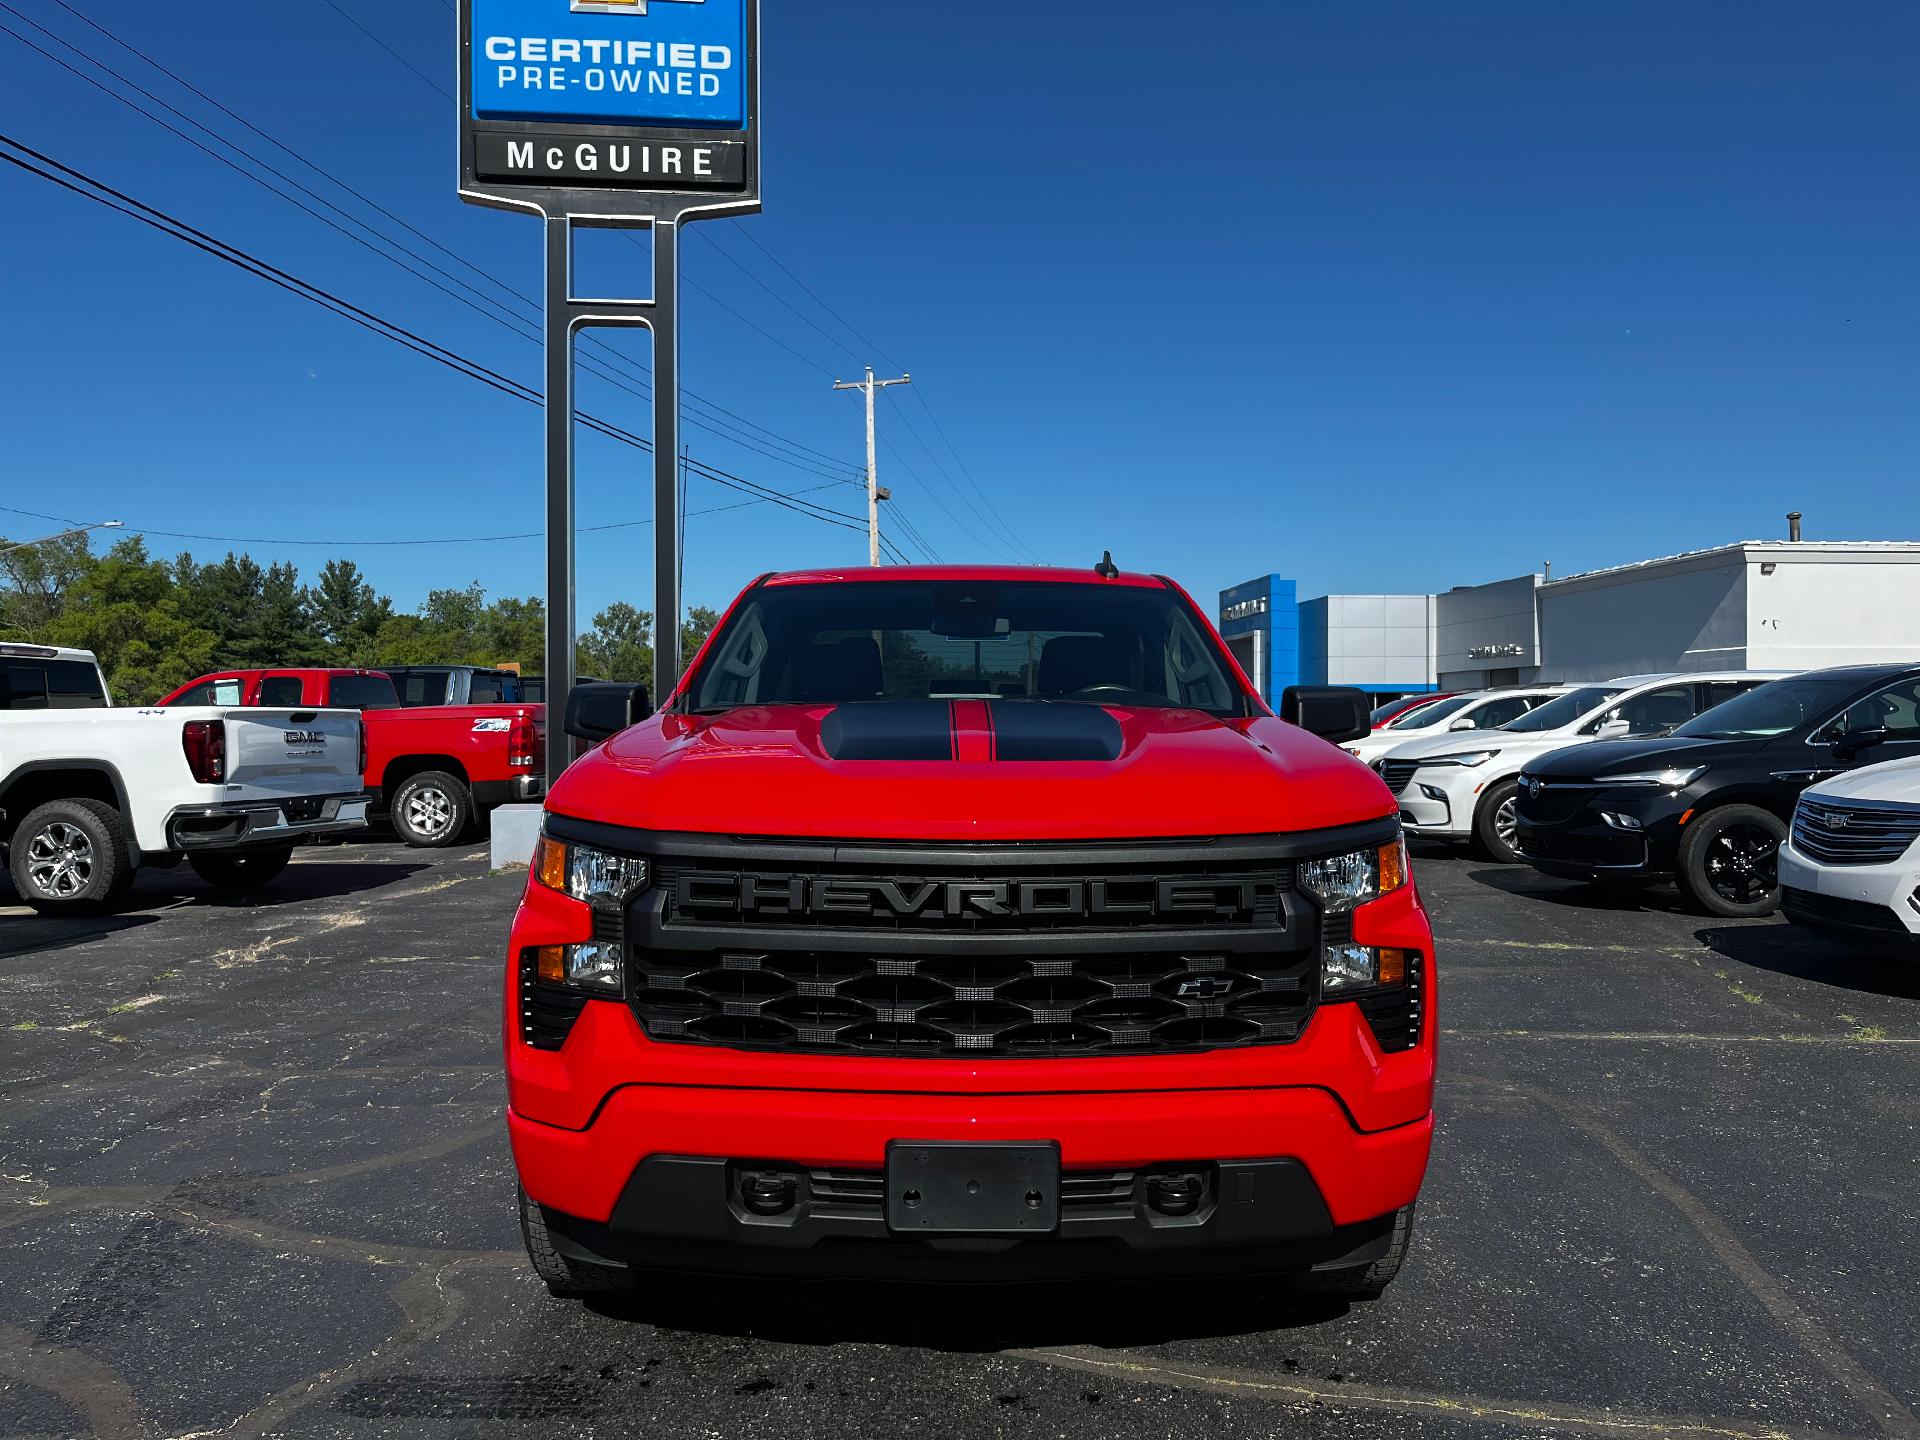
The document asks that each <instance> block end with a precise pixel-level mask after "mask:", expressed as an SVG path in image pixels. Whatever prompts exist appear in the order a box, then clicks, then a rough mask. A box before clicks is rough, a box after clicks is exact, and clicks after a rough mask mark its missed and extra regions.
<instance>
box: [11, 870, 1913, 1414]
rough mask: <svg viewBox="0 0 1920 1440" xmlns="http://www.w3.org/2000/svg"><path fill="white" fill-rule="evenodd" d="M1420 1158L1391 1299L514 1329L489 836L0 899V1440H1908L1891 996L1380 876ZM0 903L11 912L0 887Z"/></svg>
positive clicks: (1580, 895)
mask: <svg viewBox="0 0 1920 1440" xmlns="http://www.w3.org/2000/svg"><path fill="white" fill-rule="evenodd" d="M1416 873H1417V875H1418V878H1419V880H1420V883H1421V886H1422V890H1423V892H1424V894H1425V896H1426V898H1427V902H1428V904H1429V905H1430V906H1431V907H1432V909H1433V910H1434V912H1435V918H1436V923H1437V928H1438V930H1439V933H1440V936H1441V954H1440V974H1441V986H1442V989H1441V1018H1442V1027H1443V1035H1444V1039H1443V1051H1442V1057H1441V1059H1442V1077H1443V1078H1442V1084H1441V1133H1440V1139H1439V1142H1438V1147H1437V1150H1436V1154H1435V1160H1434V1166H1433V1171H1432V1174H1431V1177H1430V1179H1429V1182H1428V1188H1427V1192H1426V1196H1425V1199H1424V1201H1423V1205H1422V1210H1421V1215H1420V1228H1419V1231H1418V1232H1417V1234H1416V1238H1415V1246H1414V1253H1413V1258H1412V1261H1411V1262H1410V1266H1409V1269H1408V1271H1407V1273H1406V1274H1405V1275H1404V1276H1403V1278H1402V1280H1401V1282H1400V1283H1399V1284H1398V1285H1397V1286H1396V1287H1395V1288H1394V1289H1393V1290H1392V1291H1391V1292H1390V1293H1389V1296H1388V1298H1387V1299H1386V1300H1384V1301H1382V1302H1381V1303H1379V1304H1377V1305H1373V1306H1369V1307H1361V1308H1357V1309H1351V1310H1349V1309H1343V1308H1340V1307H1337V1306H1335V1307H1331V1308H1329V1307H1327V1306H1325V1305H1320V1306H1318V1307H1316V1306H1313V1305H1307V1304H1303V1303H1302V1302H1299V1301H1296V1300H1293V1299H1290V1298H1289V1297H1288V1296H1287V1295H1285V1294H1284V1293H1283V1292H1281V1291H1279V1290H1277V1289H1275V1288H1273V1287H1271V1286H1268V1285H1263V1284H1261V1283H1259V1282H1258V1281H1254V1280H1248V1281H1245V1282H1236V1283H1221V1284H1210V1285H1205V1286H1192V1285H1166V1286H1162V1285H1155V1286H1151V1287H1124V1286H1122V1287H1107V1288H1102V1287H1086V1286H1080V1287H1070V1288H1062V1289H1047V1290H1041V1291H1037V1292H1036V1291H1033V1290H1019V1291H1008V1290H978V1289H975V1288H972V1287H968V1288H962V1289H939V1290H928V1289H907V1288H902V1287H890V1286H867V1287H849V1286H843V1285H837V1286H804V1285H768V1284H751V1283H746V1282H729V1283H725V1284H722V1283H718V1282H704V1281H691V1280H675V1281H661V1282H659V1283H656V1284H654V1285H652V1286H650V1287H649V1288H648V1289H647V1290H646V1291H645V1292H644V1293H643V1294H642V1296H641V1297H640V1298H639V1299H638V1300H637V1301H635V1302H632V1303H628V1304H624V1305H622V1306H621V1307H618V1308H616V1307H613V1306H603V1307H599V1308H587V1307H584V1306H582V1305H579V1304H577V1303H571V1302H561V1301H556V1300H552V1299H550V1298H549V1297H548V1296H547V1294H546V1292H545V1291H544V1289H543V1288H542V1287H541V1286H540V1285H539V1284H538V1282H536V1281H535V1280H534V1278H533V1276H532V1275H531V1273H530V1272H529V1271H528V1270H527V1269H526V1267H525V1264H524V1261H523V1257H522V1254H521V1250H520V1242H519V1235H518V1231H517V1228H516V1225H515V1220H514V1214H513V1203H512V1195H513V1183H512V1173H511V1165H510V1161H509V1157H508V1153H507V1147H506V1140H505V1134H504V1129H503V1126H502V1123H501V1118H500V1110H501V1104H502V1093H501V1084H500V1079H499V1073H498V1061H497V1055H496V1052H497V1048H498V1045H499V1038H498V1036H499V1022H498V1018H497V1017H498V1006H497V995H498V992H499V989H500V976H499V970H500V960H499V958H498V956H497V954H496V952H497V951H498V950H499V949H500V946H501V943H502V940H503V937H504V933H505V927H506V922H507V918H508V916H509V914H510V913H511V910H512V908H513V905H514V902H515V899H516V896H517V894H518V890H519V886H520V883H521V881H520V879H518V878H516V877H513V876H493V875H489V874H488V872H487V861H486V857H485V855H484V853H483V852H482V851H481V850H480V849H479V848H478V847H475V848H470V849H464V850H456V851H452V852H448V853H443V854H437V855H429V854H426V853H423V852H415V851H407V850H403V849H401V848H399V847H397V846H394V845H391V844H363V845H354V846H343V847H336V848H327V849H314V850H308V851H305V852H303V853H302V854H301V855H300V856H299V857H298V859H297V861H296V863H295V865H294V867H293V868H292V869H291V870H290V871H289V872H288V875H287V877H286V878H285V879H284V880H283V881H282V883H280V884H279V885H277V886H276V887H274V889H273V890H272V891H270V892H269V893H268V894H267V895H265V896H263V897H262V898H261V899H259V900H258V901H256V902H254V903H251V904H246V905H225V904H221V903H219V902H217V901H215V900H214V898H213V897H212V895H211V894H210V893H209V892H208V891H207V890H206V889H205V888H204V887H203V886H202V885H201V884H200V883H199V882H198V881H197V880H196V879H195V878H194V877H193V876H192V874H191V873H190V872H188V871H186V870H182V871H179V872H177V873H174V874H160V875H152V874H149V875H145V876H143V877H142V878H141V881H140V884H139V887H138V889H137V890H136V892H135V894H134V897H133V902H132V904H131V906H130V908H128V909H127V910H126V911H125V913H122V914H119V915H116V916H112V917H107V918H98V919H91V920H74V921H63V922H53V921H45V920H41V919H38V918H34V917H32V916H30V915H29V914H28V913H27V912H25V911H22V910H18V909H13V908H9V907H10V905H11V899H12V897H11V895H10V893H8V892H6V891H5V890H4V889H0V1013H3V1014H4V1020H0V1232H4V1236H5V1239H4V1244H0V1434H5V1435H10V1436H21V1435H49V1436H51V1435H73V1434H86V1433H93V1434H99V1435H103V1436H183V1437H184V1436H190V1435H191V1436H212V1435H220V1436H253V1435H334V1434H353V1435H375V1436H380V1435H393V1436H401V1435H405V1436H477V1435H496V1434H497V1435H511V1434H517V1433H527V1434H539V1435H542V1436H554V1435H576V1434H577V1435H589V1434H629V1433H631V1434H647V1435H655V1436H689V1437H691V1436H718V1435H727V1436H761V1435H767V1436H774V1435H777V1436H780V1437H782V1440H799V1437H808V1436H823V1437H824V1436H849V1435H865V1434H874V1435H882V1434H885V1435H892V1434H900V1433H907V1432H911V1433H914V1434H916V1435H922V1436H945V1435H1034V1436H1050V1437H1052V1436H1073V1437H1083V1436H1084V1437H1109V1436H1175V1435H1177V1436H1188V1435H1209V1436H1212V1435H1219V1434H1232V1435H1241V1434H1246V1435H1272V1434H1283V1433H1284V1434H1287V1435H1302V1436H1318V1435H1329V1436H1331V1435H1342V1436H1356V1435H1357V1436H1372V1435H1378V1436H1404V1435H1409V1434H1419V1435H1433V1436H1442V1437H1447V1436H1478V1435H1495V1434H1498V1435H1503V1436H1513V1435H1552V1436H1565V1435H1602V1436H1604V1435H1620V1436H1641V1437H1644V1436H1665V1435H1672V1436H1699V1437H1742V1436H1754V1437H1759V1436H1792V1437H1800V1436H1805V1437H1813V1436H1825V1435H1841V1436H1920V1421H1917V1420H1916V1418H1915V1416H1916V1412H1917V1411H1920V1343H1917V1342H1916V1340H1915V1336H1916V1335H1920V1283H1916V1279H1915V1269H1916V1263H1917V1262H1920V1183H1916V1182H1920V964H1914V963H1907V964H1905V965H1901V964H1897V963H1893V962H1889V961H1886V960H1880V959H1874V958H1868V957H1861V956H1855V955H1850V954H1849V953H1847V952H1846V951H1844V950H1842V949H1839V948H1837V947H1835V946H1832V945H1829V944H1826V943H1824V942H1822V941H1819V940H1816V939H1811V938H1809V937H1807V936H1805V935H1803V934H1801V933H1799V932H1796V931H1793V930H1790V929H1789V928H1788V927H1787V926H1785V925H1784V924H1782V923H1779V922H1775V921H1765V922H1748V923H1737V922H1718V921H1707V920H1703V919H1701V918H1698V917H1695V916H1690V915H1687V914H1684V913H1681V912H1680V910H1679V908H1678V904H1677V901H1675V900H1674V899H1673V897H1671V896H1670V895H1665V894H1662V893H1659V892H1655V893H1654V894H1652V895H1649V896H1646V897H1640V898H1635V897H1620V896H1606V895H1602V894H1597V893H1595V892H1592V891H1589V890H1585V889H1580V888H1576V887H1573V886H1567V885H1562V884H1560V883H1558V882H1553V881H1548V880H1545V879H1542V878H1540V877H1537V876H1535V875H1534V874H1533V872H1531V871H1529V870H1525V869H1518V870H1515V869H1502V868H1497V867H1493V866H1489V865H1486V864H1484V863H1481V862H1478V861H1475V860H1471V859H1468V858H1465V857H1456V856H1449V855H1445V854H1427V855H1417V856H1416ZM3 884H4V882H0V885H3Z"/></svg>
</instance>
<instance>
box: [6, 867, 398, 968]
mask: <svg viewBox="0 0 1920 1440" xmlns="http://www.w3.org/2000/svg"><path fill="white" fill-rule="evenodd" d="M402 853H403V854H404V853H405V852H402ZM431 868H432V867H431V866H429V865H426V864H423V863H421V862H420V861H417V860H405V859H401V858H398V857H396V858H395V859H393V860H391V861H383V862H369V861H365V860H355V861H341V862H334V861H326V860H318V861H310V862H307V863H305V864H295V865H289V866H288V867H287V868H286V870H284V871H283V872H281V874H280V875H279V876H278V877H276V878H275V879H274V881H273V882H272V883H271V884H269V885H266V886H264V887H263V888H261V889H259V890H256V891H253V892H251V893H245V894H222V893H221V892H219V891H216V890H215V889H214V888H213V887H212V886H210V885H208V884H207V883H206V882H205V881H204V880H202V879H201V878H200V877H199V876H198V875H196V874H194V873H193V870H192V869H191V868H190V867H189V866H187V865H184V864H183V865H180V866H178V867H176V868H174V869H172V870H156V869H149V870H142V871H141V872H140V874H139V876H138V878H137V879H136V880H135V881H134V884H133V888H132V889H131V890H129V891H128V892H127V893H126V895H124V896H123V897H121V899H120V900H119V901H118V902H117V903H116V904H115V905H114V906H113V907H112V908H111V909H110V910H107V911H105V912H101V911H94V912H92V913H89V914H80V915H62V916H51V915H39V914H23V915H11V916H8V917H6V918H4V919H0V937H4V938H0V953H11V952H13V951H15V950H19V949H31V950H39V949H45V948H46V947H47V946H49V945H68V944H78V943H79V942H80V941H83V940H97V939H99V938H101V937H102V936H106V935H111V934H114V933H115V932H116V931H119V930H124V929H126V928H128V927H129V926H133V925H144V924H148V923H150V922H152V921H153V920H156V919H158V918H159V916H160V913H161V912H163V911H167V910H177V909H183V908H189V907H191V908H194V909H209V910H275V909H279V908H281V907H283V906H288V905H301V904H305V903H307V902H309V901H314V900H338V899H342V898H344V897H346V896H349V895H362V894H366V893H368V892H370V891H374V890H384V889H386V888H387V887H388V886H390V885H397V884H399V883H400V882H401V881H403V880H408V879H411V878H412V877H413V876H415V875H418V874H420V873H421V872H422V871H424V870H428V869H431ZM18 903H19V902H18V898H17V895H16V892H15V891H14V888H13V886H12V885H11V884H10V883H5V882H4V881H0V906H11V905H15V904H18ZM69 936H70V937H71V938H68V937H69Z"/></svg>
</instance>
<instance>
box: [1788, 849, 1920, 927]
mask: <svg viewBox="0 0 1920 1440" xmlns="http://www.w3.org/2000/svg"><path fill="white" fill-rule="evenodd" d="M1780 884H1781V887H1782V890H1781V909H1782V911H1783V912H1784V913H1785V915H1786V917H1787V919H1789V920H1791V921H1792V922H1793V923H1794V924H1796V925H1808V926H1813V927H1815V928H1818V929H1822V930H1830V931H1833V932H1835V933H1837V934H1843V935H1847V936H1850V937H1853V938H1856V939H1863V940H1876V941H1891V942H1893V943H1895V944H1901V943H1902V942H1911V943H1913V944H1916V945H1920V847H1915V848H1914V849H1911V850H1909V851H1908V852H1907V853H1906V854H1905V855H1904V856H1902V857H1901V858H1900V859H1899V860H1896V861H1894V862H1893V863H1892V864H1890V865H1825V864H1821V863H1820V862H1819V861H1816V860H1814V859H1812V858H1811V857H1809V856H1807V855H1806V854H1804V853H1803V852H1801V851H1800V850H1798V849H1796V848H1794V845H1793V843H1792V842H1791V841H1789V842H1788V843H1787V844H1785V845H1783V846H1781V847H1780Z"/></svg>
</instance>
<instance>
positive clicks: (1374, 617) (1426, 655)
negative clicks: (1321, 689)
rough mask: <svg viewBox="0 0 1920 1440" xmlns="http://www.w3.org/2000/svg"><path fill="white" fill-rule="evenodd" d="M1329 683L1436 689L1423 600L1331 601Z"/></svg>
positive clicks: (1328, 606)
mask: <svg viewBox="0 0 1920 1440" xmlns="http://www.w3.org/2000/svg"><path fill="white" fill-rule="evenodd" d="M1324 603H1325V605H1326V610H1327V683H1328V684H1330V685H1389V686H1390V685H1405V686H1408V687H1410V688H1415V687H1419V686H1424V685H1431V684H1432V683H1433V663H1432V655H1431V642H1430V639H1429V631H1428V625H1427V610H1428V603H1429V602H1428V597H1427V596H1425V595H1329V596H1328V597H1327V598H1326V600H1325V602H1324Z"/></svg>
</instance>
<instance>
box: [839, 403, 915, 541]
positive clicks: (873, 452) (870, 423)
mask: <svg viewBox="0 0 1920 1440" xmlns="http://www.w3.org/2000/svg"><path fill="white" fill-rule="evenodd" d="M912 383H913V376H911V375H902V376H901V377H900V378H899V379H898V380H876V379H874V378H873V366H871V365H869V366H867V378H866V379H864V380H853V381H847V380H836V381H834V382H833V388H834V389H836V390H864V391H866V392H867V563H868V564H869V565H875V566H877V565H879V563H880V502H881V501H882V500H891V499H892V498H893V497H892V495H890V494H889V493H888V492H887V491H885V490H882V489H881V488H880V452H879V450H878V449H877V448H876V443H875V442H876V441H877V440H878V438H879V432H878V430H876V429H875V427H874V419H873V397H874V396H876V395H878V394H879V393H880V392H881V391H882V390H886V389H890V388H891V387H893V386H895V385H911V384H912Z"/></svg>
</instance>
